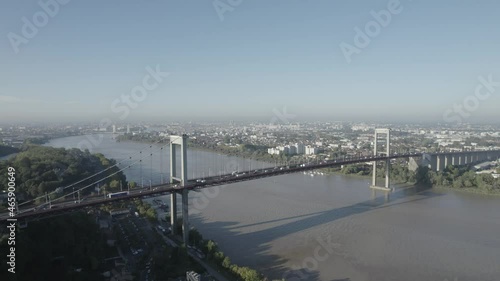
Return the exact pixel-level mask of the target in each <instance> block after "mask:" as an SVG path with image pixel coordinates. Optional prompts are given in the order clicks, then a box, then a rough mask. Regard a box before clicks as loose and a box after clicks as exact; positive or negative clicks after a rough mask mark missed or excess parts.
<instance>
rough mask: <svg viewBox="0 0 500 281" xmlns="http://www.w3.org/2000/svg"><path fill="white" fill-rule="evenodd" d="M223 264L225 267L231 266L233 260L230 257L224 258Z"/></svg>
mask: <svg viewBox="0 0 500 281" xmlns="http://www.w3.org/2000/svg"><path fill="white" fill-rule="evenodd" d="M222 266H223V267H224V268H230V267H231V260H230V259H229V257H225V258H224V260H222Z"/></svg>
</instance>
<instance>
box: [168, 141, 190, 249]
mask: <svg viewBox="0 0 500 281" xmlns="http://www.w3.org/2000/svg"><path fill="white" fill-rule="evenodd" d="M187 139H188V136H187V135H186V134H184V135H182V136H170V183H179V184H180V186H181V187H184V186H185V185H186V183H187V180H188V177H187V175H188V172H187ZM177 147H180V152H181V153H180V156H181V161H180V162H181V174H180V177H179V176H178V175H177V151H176V148H177ZM181 196H182V197H181V198H182V232H183V239H184V243H186V244H187V243H188V236H189V217H188V190H187V189H184V188H183V189H182V191H181ZM170 224H171V225H172V234H174V235H175V234H177V233H176V232H177V231H176V227H175V226H176V225H177V192H172V194H171V195H170Z"/></svg>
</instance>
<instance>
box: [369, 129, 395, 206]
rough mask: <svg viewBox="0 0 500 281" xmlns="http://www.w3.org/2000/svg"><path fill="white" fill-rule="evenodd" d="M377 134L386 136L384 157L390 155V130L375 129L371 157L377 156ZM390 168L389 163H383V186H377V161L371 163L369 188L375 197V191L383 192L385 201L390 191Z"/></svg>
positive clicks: (387, 161) (388, 160)
mask: <svg viewBox="0 0 500 281" xmlns="http://www.w3.org/2000/svg"><path fill="white" fill-rule="evenodd" d="M379 134H385V135H386V155H387V156H389V155H391V148H390V146H391V143H390V141H391V130H390V129H375V138H374V141H373V155H375V156H377V143H378V138H379ZM390 168H391V161H390V159H387V160H386V161H385V186H383V187H382V186H377V161H373V173H372V185H371V186H370V188H371V189H372V196H373V197H375V196H376V195H377V190H380V191H383V192H385V197H386V200H389V193H390V192H391V191H392V189H391V186H390V176H389V174H390Z"/></svg>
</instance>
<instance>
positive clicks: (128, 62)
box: [0, 0, 500, 121]
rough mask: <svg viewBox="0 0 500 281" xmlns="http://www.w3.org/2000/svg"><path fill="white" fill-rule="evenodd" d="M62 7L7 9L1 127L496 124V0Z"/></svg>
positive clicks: (3, 6)
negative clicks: (199, 121)
mask: <svg viewBox="0 0 500 281" xmlns="http://www.w3.org/2000/svg"><path fill="white" fill-rule="evenodd" d="M59 1H60V2H68V3H67V4H64V5H63V4H59V3H58V2H55V0H41V1H14V0H4V1H1V3H0V35H1V36H2V37H1V38H2V39H1V40H0V119H2V121H10V120H12V121H16V120H19V121H30V120H36V121H39V120H45V119H47V120H71V119H85V120H99V119H101V118H104V117H107V118H110V119H112V120H117V121H127V120H130V121H135V120H140V119H143V118H145V119H152V118H156V119H162V120H163V119H164V120H165V121H168V120H169V118H171V117H172V116H174V115H177V116H178V117H179V118H186V119H190V118H219V117H220V118H223V117H224V116H228V117H227V118H238V117H242V118H247V117H248V118H257V119H271V118H273V117H276V116H277V115H280V114H284V113H283V109H284V107H286V113H288V114H292V115H294V116H295V118H297V119H311V118H323V119H332V120H333V119H335V120H338V119H343V120H346V119H350V118H354V117H356V118H357V119H368V120H377V119H391V118H394V119H396V120H436V121H440V120H443V114H445V113H446V110H448V109H453V105H454V104H463V103H464V102H470V103H471V105H469V107H468V108H469V109H468V111H467V112H466V113H467V114H469V115H467V118H465V119H467V120H468V121H473V120H476V119H477V120H480V119H485V120H488V118H489V120H491V119H492V118H495V117H496V119H498V117H499V115H500V113H499V112H500V110H499V108H500V86H498V85H497V86H494V87H492V86H491V85H490V89H493V90H495V89H496V91H495V92H491V95H488V96H487V97H485V96H486V93H487V92H488V91H487V89H486V87H483V90H484V91H486V92H483V93H482V97H483V98H482V100H479V103H478V104H474V98H471V97H473V96H474V93H475V89H476V87H477V85H478V84H480V82H479V80H478V77H480V76H482V77H484V78H485V79H487V77H488V75H492V80H493V81H500V51H499V50H500V32H499V27H500V17H499V16H498V12H499V11H500V1H498V0H491V1H485V0H479V1H465V0H464V1H457V0H443V1H435V0H413V1H411V0H401V1H400V2H399V5H398V4H397V3H393V2H394V0H390V1H387V0H383V1H378V0H377V1H374V0H366V1H353V0H335V1H334V0H325V1H319V0H318V1H313V0H311V1H304V0H297V1H293V0H273V1H269V0H258V1H257V0H219V1H214V2H212V1H199V0H189V1H188V0H183V1H180V0H179V1H166V0H162V1H137V0H133V1H132V0H120V1H111V0H110V1H89V0H85V1H83V0H70V1H68V0H64V1H63V0H59ZM396 2H397V1H396ZM40 3H49V4H47V7H45V8H44V7H42V6H44V5H43V4H40ZM54 3H58V4H57V5H54ZM214 3H215V4H214ZM381 10H384V11H383V12H379V11H381ZM372 11H374V12H376V14H379V16H376V15H375V16H374V15H373V13H372ZM48 13H49V14H50V15H47V14H48ZM387 15H390V19H388V17H387ZM375 17H379V19H378V23H377V22H376V20H375ZM26 22H28V23H26ZM33 27H35V28H36V29H37V30H35V31H33ZM367 27H368V31H366V28H367ZM356 28H359V30H361V32H362V33H363V34H362V35H359V32H357V31H356ZM367 33H369V34H368V35H366V34H367ZM356 36H357V38H355V37H356ZM364 36H367V37H366V38H368V40H369V42H367V41H366V40H364V41H363V40H362V39H366V38H362V37H364ZM358 37H359V38H358ZM360 38H361V39H360ZM342 46H344V49H342ZM346 46H348V47H346ZM346 48H347V49H346ZM343 50H344V51H343ZM346 50H348V51H349V52H351V54H350V55H347V56H346V55H345V54H344V53H345V52H346ZM348 61H350V62H348ZM148 67H149V68H150V69H151V70H150V71H148V70H147V68H148ZM157 67H159V69H160V71H161V72H165V73H166V72H168V73H169V75H168V76H167V75H166V74H161V75H160V76H158V77H157V78H158V80H155V79H150V78H151V77H150V75H149V74H148V73H149V72H152V71H154V69H155V68H157ZM144 81H145V82H144ZM144 83H146V84H144ZM494 83H497V82H494ZM145 88H149V90H148V89H146V90H144V89H145ZM141 90H143V91H142V92H141ZM144 91H145V92H144ZM132 92H133V93H132ZM132 94H134V95H135V97H136V98H134V96H133V95H132ZM127 97H128V98H129V100H128V101H127V100H126V99H127ZM468 97H469V98H468ZM467 98H468V99H467ZM476 101H478V99H476ZM134 107H135V108H134ZM276 112H279V114H276ZM453 114H456V113H453ZM453 114H452V113H450V115H449V117H451V116H452V115H453Z"/></svg>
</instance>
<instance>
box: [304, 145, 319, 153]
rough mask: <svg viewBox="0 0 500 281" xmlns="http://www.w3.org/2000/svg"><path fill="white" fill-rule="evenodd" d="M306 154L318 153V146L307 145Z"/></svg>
mask: <svg viewBox="0 0 500 281" xmlns="http://www.w3.org/2000/svg"><path fill="white" fill-rule="evenodd" d="M306 154H307V155H311V154H318V148H317V147H313V146H310V145H308V146H306Z"/></svg>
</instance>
